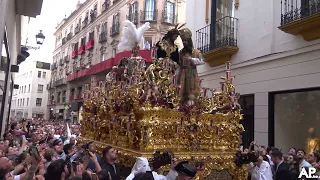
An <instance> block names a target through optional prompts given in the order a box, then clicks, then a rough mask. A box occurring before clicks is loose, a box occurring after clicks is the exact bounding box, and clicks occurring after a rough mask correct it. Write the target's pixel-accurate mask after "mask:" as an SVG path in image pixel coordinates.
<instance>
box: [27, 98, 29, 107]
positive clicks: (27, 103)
mask: <svg viewBox="0 0 320 180" xmlns="http://www.w3.org/2000/svg"><path fill="white" fill-rule="evenodd" d="M27 106H29V98H27Z"/></svg>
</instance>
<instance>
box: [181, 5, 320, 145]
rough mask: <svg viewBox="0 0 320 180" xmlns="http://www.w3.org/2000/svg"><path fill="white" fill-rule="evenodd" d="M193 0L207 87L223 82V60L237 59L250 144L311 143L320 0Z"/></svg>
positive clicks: (193, 25)
mask: <svg viewBox="0 0 320 180" xmlns="http://www.w3.org/2000/svg"><path fill="white" fill-rule="evenodd" d="M186 4H187V7H186V12H187V14H186V18H187V19H188V20H190V21H187V23H188V24H187V25H188V27H189V28H190V29H191V30H192V32H193V35H194V36H193V40H194V44H195V45H196V47H197V48H198V49H200V50H202V52H203V53H204V54H205V58H206V60H207V64H206V65H203V66H200V67H198V73H199V76H200V77H201V78H202V79H204V81H203V86H206V87H209V88H220V84H219V82H220V81H221V80H220V77H221V76H223V75H224V72H223V71H224V69H225V67H224V65H223V64H224V63H225V62H226V61H231V63H232V69H233V70H232V73H233V75H234V76H235V79H234V81H233V83H234V84H235V87H236V90H237V92H239V93H241V94H242V97H241V98H240V101H239V102H240V104H241V105H242V107H243V111H244V112H243V113H244V119H243V120H242V122H243V124H244V127H245V130H246V132H245V133H244V136H245V137H244V139H243V141H244V143H246V146H247V145H249V143H250V141H252V140H256V141H258V142H259V143H260V144H262V145H271V146H276V147H278V148H282V149H284V151H286V150H287V149H289V147H297V148H304V147H305V140H306V138H308V136H309V135H308V128H310V127H315V128H317V127H320V124H319V123H320V120H319V118H320V112H319V105H318V103H316V102H318V101H319V100H320V99H319V98H320V91H319V89H320V88H319V87H320V79H319V77H320V74H319V73H320V71H319V70H318V67H319V66H320V59H319V58H320V40H319V38H320V31H319V28H320V24H319V20H320V16H319V12H320V9H319V8H316V7H319V5H320V3H319V1H300V0H294V1H289V0H274V1H268V2H265V1H255V0H246V1H243V0H234V1H232V0H220V1H218V0H210V1H209V0H207V1H197V0H187V3H186ZM221 15H222V16H221ZM293 134H299V135H298V136H292V135H293ZM319 135H320V134H319V132H318V136H319Z"/></svg>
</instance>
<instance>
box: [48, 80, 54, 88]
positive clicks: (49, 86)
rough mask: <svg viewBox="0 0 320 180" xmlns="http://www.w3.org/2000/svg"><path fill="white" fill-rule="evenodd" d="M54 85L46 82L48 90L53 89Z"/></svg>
mask: <svg viewBox="0 0 320 180" xmlns="http://www.w3.org/2000/svg"><path fill="white" fill-rule="evenodd" d="M53 88H54V86H53V83H52V82H51V81H50V82H49V83H48V84H47V90H50V89H53Z"/></svg>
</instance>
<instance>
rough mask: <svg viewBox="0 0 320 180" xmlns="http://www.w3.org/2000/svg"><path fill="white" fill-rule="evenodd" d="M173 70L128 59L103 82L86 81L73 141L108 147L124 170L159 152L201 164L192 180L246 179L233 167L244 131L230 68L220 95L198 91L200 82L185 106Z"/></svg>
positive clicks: (163, 61) (162, 63) (163, 63)
mask: <svg viewBox="0 0 320 180" xmlns="http://www.w3.org/2000/svg"><path fill="white" fill-rule="evenodd" d="M138 48H139V47H138V46H135V47H134V48H133V50H135V49H138ZM133 52H134V51H133ZM177 68H178V66H177V64H176V63H175V62H173V61H172V60H171V59H169V58H159V59H153V62H152V64H151V65H150V66H147V65H146V60H145V59H144V58H142V57H139V56H136V53H134V54H133V56H132V57H130V58H123V59H122V60H121V61H120V62H119V65H118V66H115V67H113V68H112V70H111V72H110V73H109V74H108V75H107V76H106V81H100V82H96V78H92V82H91V84H90V85H89V84H88V85H85V91H84V105H83V113H82V117H83V120H82V124H81V128H82V129H81V133H82V139H80V140H79V141H80V142H81V141H94V142H96V143H97V146H98V149H100V150H102V148H103V147H104V146H106V145H112V146H113V147H114V148H115V149H116V150H118V154H119V163H121V164H123V165H126V166H128V167H131V166H133V164H134V163H135V160H136V157H146V158H148V159H152V157H153V153H154V152H155V151H156V150H162V151H171V152H173V153H174V155H175V158H177V159H178V160H179V161H182V160H189V161H190V162H191V163H194V164H203V166H202V167H203V171H200V172H198V173H197V174H198V175H197V179H219V177H226V178H229V179H230V178H232V179H237V180H244V179H247V168H246V166H245V165H244V166H242V167H238V166H236V164H235V152H236V151H237V150H238V148H239V146H240V133H241V132H243V130H244V129H243V127H242V125H241V124H240V123H239V121H240V120H241V119H242V114H241V113H240V105H239V104H238V98H239V94H238V93H236V92H235V87H234V85H233V84H232V80H233V79H234V77H232V76H231V68H230V62H228V63H227V65H226V76H225V77H222V79H223V82H221V92H218V91H216V90H215V89H210V88H206V87H202V86H201V82H202V81H200V82H199V85H200V87H201V93H200V95H199V97H197V98H196V99H195V101H194V105H191V106H190V105H186V104H184V103H182V102H183V101H182V99H181V94H180V91H181V85H179V84H178V83H177V74H176V70H177ZM162 170H163V171H165V170H166V167H162Z"/></svg>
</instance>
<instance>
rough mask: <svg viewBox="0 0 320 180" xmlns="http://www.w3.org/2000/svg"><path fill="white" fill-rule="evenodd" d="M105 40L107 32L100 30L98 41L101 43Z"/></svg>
mask: <svg viewBox="0 0 320 180" xmlns="http://www.w3.org/2000/svg"><path fill="white" fill-rule="evenodd" d="M106 41H107V32H101V33H100V34H99V43H103V42H106Z"/></svg>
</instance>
